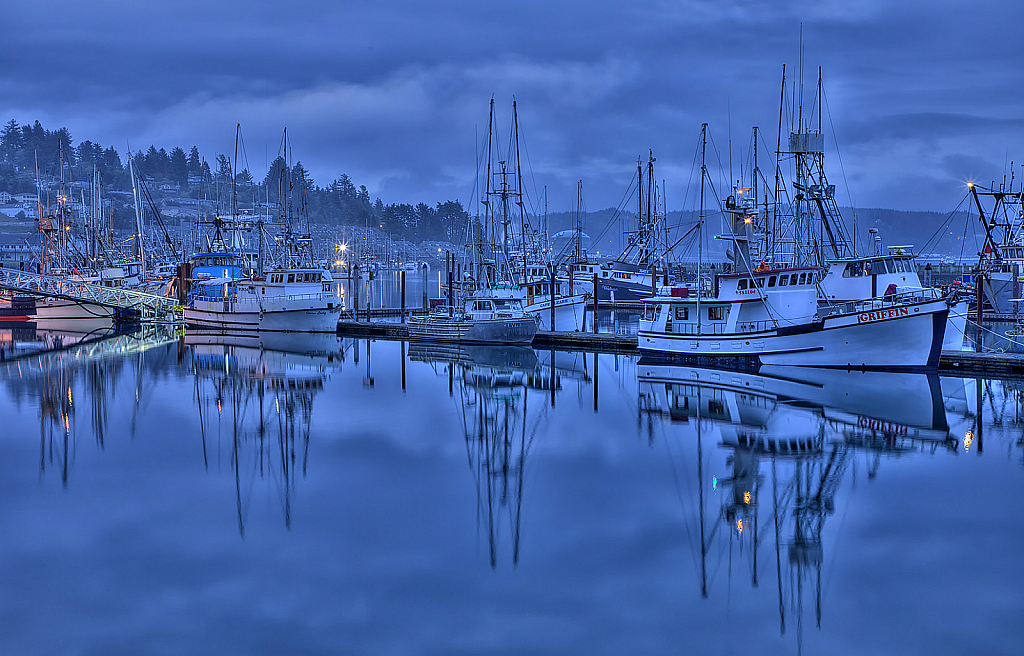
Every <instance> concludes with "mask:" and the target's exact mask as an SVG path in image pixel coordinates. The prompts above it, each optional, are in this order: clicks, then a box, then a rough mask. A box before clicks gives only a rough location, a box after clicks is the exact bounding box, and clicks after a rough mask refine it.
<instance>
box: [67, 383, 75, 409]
mask: <svg viewBox="0 0 1024 656" xmlns="http://www.w3.org/2000/svg"><path fill="white" fill-rule="evenodd" d="M68 405H74V401H72V400H71V388H70V387H69V388H68Z"/></svg>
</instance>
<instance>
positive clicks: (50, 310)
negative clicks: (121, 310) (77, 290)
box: [32, 298, 114, 321]
mask: <svg viewBox="0 0 1024 656" xmlns="http://www.w3.org/2000/svg"><path fill="white" fill-rule="evenodd" d="M113 318H114V310H113V309H111V308H109V307H106V306H104V305H96V304H95V303H78V302H75V301H68V300H65V299H62V298H46V299H43V298H40V299H38V300H37V301H36V311H35V314H34V315H32V319H34V320H38V321H53V320H69V319H94V320H95V319H110V320H113Z"/></svg>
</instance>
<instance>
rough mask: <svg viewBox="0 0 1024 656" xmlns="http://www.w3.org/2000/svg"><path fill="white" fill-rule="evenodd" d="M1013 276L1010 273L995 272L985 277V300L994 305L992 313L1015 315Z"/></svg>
mask: <svg viewBox="0 0 1024 656" xmlns="http://www.w3.org/2000/svg"><path fill="white" fill-rule="evenodd" d="M1012 278H1013V274H1012V273H1010V272H1009V271H994V272H992V273H990V274H988V275H987V276H986V277H985V286H984V288H983V290H984V294H985V300H987V301H988V302H989V303H990V304H991V305H992V311H993V312H996V313H999V314H1012V313H1013V302H1012V301H1011V299H1012V298H1013V280H1012Z"/></svg>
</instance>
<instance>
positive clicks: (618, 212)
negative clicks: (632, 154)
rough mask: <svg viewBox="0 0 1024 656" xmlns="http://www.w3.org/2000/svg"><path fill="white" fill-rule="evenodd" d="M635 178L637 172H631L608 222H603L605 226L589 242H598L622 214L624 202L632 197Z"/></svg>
mask: <svg viewBox="0 0 1024 656" xmlns="http://www.w3.org/2000/svg"><path fill="white" fill-rule="evenodd" d="M636 180H637V173H636V172H635V171H634V172H633V178H632V179H631V180H630V181H629V186H628V187H627V188H626V191H625V193H624V194H623V196H622V200H620V201H619V204H618V206H617V207H616V208H615V211H614V212H612V216H611V218H609V219H608V222H607V223H606V224H605V226H604V228H603V229H602V230H601V232H599V233H598V235H597V237H594V238H593V241H592V242H591V244H597V243H600V241H601V239H602V238H603V237H604V236H605V234H606V233H607V232H608V230H610V229H611V227H612V225H613V224H614V223H615V221H616V220H617V219H618V218H619V216H620V215H621V214H622V212H623V208H624V207H625V206H626V203H628V202H629V201H630V200H632V199H633V184H634V183H635V182H636Z"/></svg>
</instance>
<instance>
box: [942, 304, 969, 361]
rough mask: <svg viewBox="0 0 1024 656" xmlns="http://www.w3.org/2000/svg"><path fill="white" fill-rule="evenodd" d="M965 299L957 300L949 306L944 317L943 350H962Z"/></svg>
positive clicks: (965, 327)
mask: <svg viewBox="0 0 1024 656" xmlns="http://www.w3.org/2000/svg"><path fill="white" fill-rule="evenodd" d="M967 315H968V303H967V301H959V302H958V303H956V304H955V305H953V306H952V307H951V308H949V318H947V319H946V334H945V336H943V338H942V350H943V351H962V350H963V348H964V338H965V337H966V332H967Z"/></svg>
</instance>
